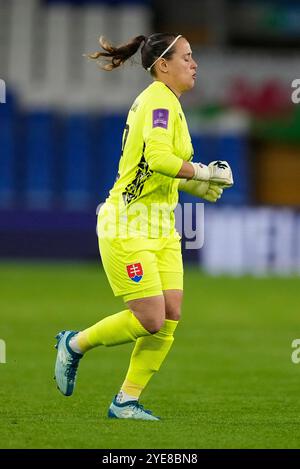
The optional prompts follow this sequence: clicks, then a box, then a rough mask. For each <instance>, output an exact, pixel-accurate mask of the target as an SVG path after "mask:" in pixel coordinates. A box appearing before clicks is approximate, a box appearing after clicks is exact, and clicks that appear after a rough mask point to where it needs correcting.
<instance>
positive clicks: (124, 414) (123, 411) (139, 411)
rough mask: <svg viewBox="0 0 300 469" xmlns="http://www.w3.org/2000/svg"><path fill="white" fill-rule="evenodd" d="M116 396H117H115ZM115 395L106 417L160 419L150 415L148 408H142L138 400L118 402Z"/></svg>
mask: <svg viewBox="0 0 300 469" xmlns="http://www.w3.org/2000/svg"><path fill="white" fill-rule="evenodd" d="M116 397H117V396H116ZM116 397H115V398H114V400H113V401H112V403H111V404H110V407H109V409H108V417H109V418H111V419H137V420H160V418H159V417H155V415H152V412H151V411H150V410H146V409H144V407H143V406H142V405H141V404H139V402H138V401H127V402H123V403H122V404H119V403H118V402H117V401H116Z"/></svg>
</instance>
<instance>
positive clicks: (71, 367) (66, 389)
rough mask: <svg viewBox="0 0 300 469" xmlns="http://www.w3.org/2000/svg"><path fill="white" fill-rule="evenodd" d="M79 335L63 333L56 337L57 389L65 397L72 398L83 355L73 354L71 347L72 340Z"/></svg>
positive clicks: (72, 332) (69, 332) (71, 332)
mask: <svg viewBox="0 0 300 469" xmlns="http://www.w3.org/2000/svg"><path fill="white" fill-rule="evenodd" d="M76 334H78V332H76V331H61V332H59V333H58V334H57V336H56V337H55V338H56V339H57V344H56V345H55V348H57V357H56V363H55V376H54V379H55V380H56V384H57V388H58V389H59V390H60V392H61V393H62V394H64V395H65V396H71V394H73V391H74V387H75V382H76V373H77V368H78V364H79V360H80V359H81V358H82V357H83V355H82V354H81V353H76V352H73V350H72V349H71V348H70V346H69V342H70V339H71V338H72V337H73V336H74V335H76Z"/></svg>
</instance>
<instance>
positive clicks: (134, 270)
mask: <svg viewBox="0 0 300 469" xmlns="http://www.w3.org/2000/svg"><path fill="white" fill-rule="evenodd" d="M126 269H127V274H128V277H129V278H131V280H133V281H134V282H139V281H140V280H141V279H142V278H143V268H142V264H141V263H140V262H137V263H136V264H129V265H127V266H126Z"/></svg>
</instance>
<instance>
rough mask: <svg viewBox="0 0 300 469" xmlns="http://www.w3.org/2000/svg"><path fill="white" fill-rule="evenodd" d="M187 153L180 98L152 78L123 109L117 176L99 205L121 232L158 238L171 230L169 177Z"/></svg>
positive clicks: (174, 185)
mask: <svg viewBox="0 0 300 469" xmlns="http://www.w3.org/2000/svg"><path fill="white" fill-rule="evenodd" d="M192 157H193V147H192V142H191V137H190V134H189V131H188V127H187V123H186V119H185V116H184V113H183V111H182V108H181V105H180V102H179V100H178V98H177V96H176V95H175V94H174V93H173V91H171V90H170V88H168V86H166V85H165V84H164V83H162V82H160V81H154V82H153V83H152V84H151V85H150V86H148V87H147V88H146V89H145V90H144V91H143V92H142V93H141V94H140V95H139V96H138V97H137V98H136V100H135V101H134V103H133V105H132V107H131V109H130V111H129V113H128V117H127V121H126V126H125V130H124V133H123V139H122V153H121V159H120V163H119V170H118V176H117V179H116V182H115V184H114V186H113V188H112V189H111V191H110V193H109V197H108V198H107V200H106V204H105V205H106V208H107V210H111V209H112V208H113V209H114V210H115V211H116V213H117V224H118V225H119V227H121V226H122V228H121V230H120V231H122V233H123V234H121V236H125V237H127V236H129V237H130V236H142V237H148V238H159V237H169V236H170V235H172V234H174V233H176V231H175V217H174V209H175V207H176V205H177V202H178V184H179V179H178V178H175V176H176V175H177V174H178V172H179V170H180V168H181V166H182V160H185V161H190V160H191V159H192ZM112 206H113V207H112ZM108 207H110V209H109V208H108ZM114 210H113V211H114ZM102 213H103V212H102ZM125 222H126V233H127V234H126V235H125V232H124V223H125ZM128 230H129V232H128Z"/></svg>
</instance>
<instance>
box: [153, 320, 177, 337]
mask: <svg viewBox="0 0 300 469" xmlns="http://www.w3.org/2000/svg"><path fill="white" fill-rule="evenodd" d="M178 323H179V321H173V319H165V322H164V325H163V326H162V328H161V329H160V330H159V331H158V332H157V334H162V335H171V336H172V335H173V334H174V332H175V329H176V327H177V326H178ZM155 335H156V334H155Z"/></svg>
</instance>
